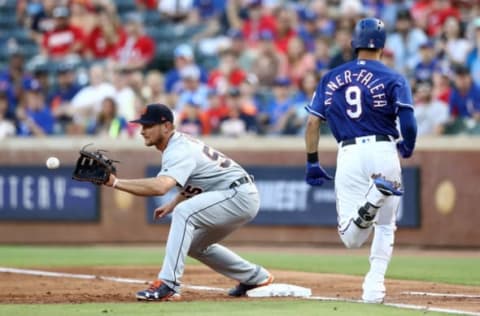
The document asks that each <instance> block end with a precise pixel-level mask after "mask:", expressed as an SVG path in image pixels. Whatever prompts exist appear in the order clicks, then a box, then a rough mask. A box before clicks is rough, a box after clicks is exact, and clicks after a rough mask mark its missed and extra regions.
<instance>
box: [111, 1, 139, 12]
mask: <svg viewBox="0 0 480 316" xmlns="http://www.w3.org/2000/svg"><path fill="white" fill-rule="evenodd" d="M115 5H116V6H117V12H118V14H119V15H123V14H125V13H127V12H132V11H136V9H137V6H136V4H135V0H115Z"/></svg>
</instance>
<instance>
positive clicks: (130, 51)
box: [114, 13, 155, 70]
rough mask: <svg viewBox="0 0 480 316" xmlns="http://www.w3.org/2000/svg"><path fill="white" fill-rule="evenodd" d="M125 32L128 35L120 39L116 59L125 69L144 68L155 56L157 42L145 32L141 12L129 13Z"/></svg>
mask: <svg viewBox="0 0 480 316" xmlns="http://www.w3.org/2000/svg"><path fill="white" fill-rule="evenodd" d="M125 32H126V37H124V38H123V39H122V40H121V41H120V43H119V47H118V49H117V50H116V52H115V57H114V61H115V62H116V63H117V64H118V65H119V66H121V67H122V68H123V69H127V70H139V69H142V68H144V67H145V66H146V65H147V64H148V63H149V62H150V61H151V60H152V59H153V57H154V56H155V43H154V41H153V40H152V39H151V38H150V37H149V36H148V35H146V34H145V32H144V29H143V22H142V17H141V15H140V14H139V13H130V14H128V15H127V17H126V25H125Z"/></svg>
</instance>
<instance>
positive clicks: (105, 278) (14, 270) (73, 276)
mask: <svg viewBox="0 0 480 316" xmlns="http://www.w3.org/2000/svg"><path fill="white" fill-rule="evenodd" d="M0 273H13V274H23V275H35V276H44V277H57V278H71V279H84V280H100V281H111V282H119V283H130V284H149V281H146V280H140V279H130V278H117V277H109V276H99V275H94V274H77V273H65V272H51V271H42V270H30V269H17V268H8V267H0ZM182 286H183V287H185V288H188V289H191V290H197V291H208V292H226V291H227V289H224V288H217V287H210V286H199V285H186V284H183V285H182ZM302 299H308V300H317V301H330V302H332V301H334V302H347V303H362V301H361V300H353V299H348V298H341V297H327V296H310V297H303V298H302ZM382 305H385V306H390V307H396V308H402V309H410V310H420V311H425V312H427V311H430V312H439V313H450V314H456V315H471V316H480V313H476V312H468V311H462V310H456V309H448V308H438V307H429V306H420V305H411V304H401V303H383V304H382Z"/></svg>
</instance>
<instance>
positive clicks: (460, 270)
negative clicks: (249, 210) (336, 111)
mask: <svg viewBox="0 0 480 316" xmlns="http://www.w3.org/2000/svg"><path fill="white" fill-rule="evenodd" d="M163 255H164V252H163V249H161V248H160V247H130V246H129V247H107V246H81V247H78V246H71V247H58V246H55V247H53V246H52V247H50V246H0V266H8V267H36V268H42V267H49V268H55V267H68V266H122V265H130V266H146V265H153V266H159V265H160V264H161V262H162V258H163ZM241 255H243V256H244V257H245V258H247V259H249V260H251V261H253V262H256V263H259V264H262V265H264V266H266V267H268V268H271V269H283V270H296V271H306V272H318V273H337V274H350V275H364V274H365V272H366V271H367V269H368V258H367V256H366V255H359V254H353V255H352V254H351V253H349V252H348V250H345V253H344V254H342V255H331V254H329V255H322V254H297V253H295V254H293V253H278V252H272V251H263V250H262V251H258V252H242V253H241ZM187 263H189V264H195V263H196V262H195V261H194V260H188V261H187ZM478 266H480V258H471V257H470V258H441V257H412V256H401V255H396V256H394V258H393V260H392V263H391V266H390V269H389V272H388V275H387V277H388V278H396V279H409V280H423V281H434V282H441V283H442V282H443V283H452V284H463V285H477V286H480V275H479V274H478V273H477V267H478ZM424 314H428V315H442V314H439V313H430V312H428V313H425V312H424V311H412V310H405V309H398V308H393V307H387V306H383V305H366V304H355V303H344V302H318V301H306V300H281V301H273V300H252V301H239V302H232V301H229V302H204V301H202V302H179V303H153V304H148V303H147V304H142V303H103V304H28V305H24V304H3V305H1V304H0V316H4V315H5V316H7V315H8V316H10V315H15V316H23V315H25V316H27V315H28V316H30V315H35V316H47V315H48V316H56V315H59V316H60V315H61V316H64V315H66V316H83V315H101V316H105V315H114V316H120V315H128V316H130V315H136V316H137V315H138V316H143V315H169V316H176V315H180V316H183V315H199V316H202V315H205V316H212V315H232V316H236V315H239V316H249V315H253V316H257V315H258V316H267V315H276V316H278V315H280V316H281V315H302V316H303V315H338V316H342V315H382V316H383V315H385V316H391V315H392V316H395V315H424Z"/></svg>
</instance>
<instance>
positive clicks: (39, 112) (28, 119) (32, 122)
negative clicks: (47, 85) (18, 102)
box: [17, 79, 55, 136]
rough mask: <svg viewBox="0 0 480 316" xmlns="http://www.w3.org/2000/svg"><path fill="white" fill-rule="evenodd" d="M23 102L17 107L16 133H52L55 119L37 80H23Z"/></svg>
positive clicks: (40, 134)
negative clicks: (17, 122) (24, 93)
mask: <svg viewBox="0 0 480 316" xmlns="http://www.w3.org/2000/svg"><path fill="white" fill-rule="evenodd" d="M24 90H25V92H26V95H25V103H24V104H23V106H22V107H20V108H18V109H17V118H18V120H19V124H18V135H20V136H44V135H49V134H53V132H54V129H53V128H54V123H55V119H54V117H53V115H52V112H51V111H50V109H49V108H48V106H47V104H46V102H45V97H44V96H43V94H42V93H41V87H40V84H39V83H38V81H37V80H34V79H33V80H29V81H26V82H25V86H24Z"/></svg>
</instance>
